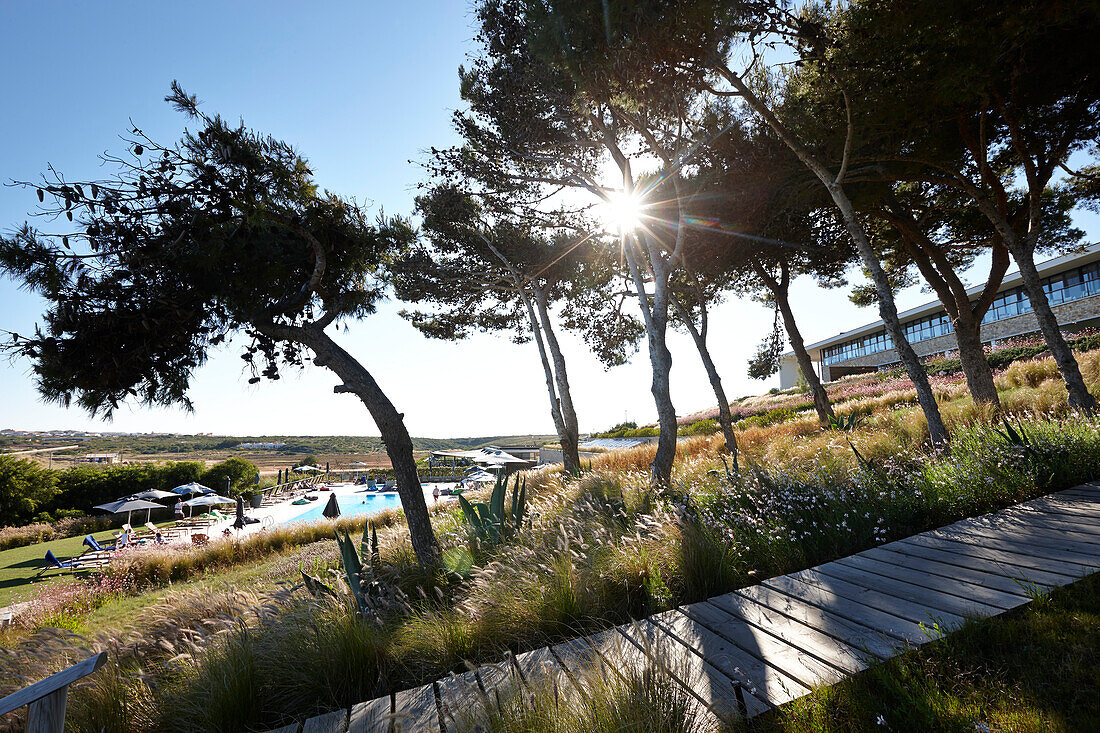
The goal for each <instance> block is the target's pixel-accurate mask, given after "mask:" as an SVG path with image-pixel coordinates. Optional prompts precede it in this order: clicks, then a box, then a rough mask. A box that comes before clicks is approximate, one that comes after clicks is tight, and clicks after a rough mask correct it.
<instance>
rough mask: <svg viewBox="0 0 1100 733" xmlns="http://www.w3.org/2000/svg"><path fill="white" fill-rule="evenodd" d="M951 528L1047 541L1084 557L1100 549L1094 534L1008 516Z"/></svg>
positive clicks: (963, 522) (973, 520) (972, 520)
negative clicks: (986, 531)
mask: <svg viewBox="0 0 1100 733" xmlns="http://www.w3.org/2000/svg"><path fill="white" fill-rule="evenodd" d="M951 527H960V528H981V529H984V530H988V531H994V532H999V533H1002V534H1003V535H1004V536H1005V537H1024V538H1035V539H1041V540H1048V541H1053V542H1056V543H1057V546H1059V547H1062V546H1064V547H1066V548H1067V549H1071V550H1076V551H1078V552H1082V553H1084V554H1086V555H1095V554H1096V553H1097V552H1098V551H1100V548H1098V547H1097V542H1098V538H1097V536H1096V534H1095V533H1091V532H1077V531H1074V530H1072V529H1069V528H1067V527H1064V526H1055V527H1050V526H1048V525H1044V524H1043V523H1042V522H1041V520H1038V521H1032V520H1028V519H1023V520H1021V519H1019V518H1017V517H1015V516H1013V515H1010V514H998V515H995V516H990V515H986V516H983V517H972V518H970V519H963V520H960V521H958V522H955V523H954V524H950V525H948V526H947V527H944V529H948V528H951Z"/></svg>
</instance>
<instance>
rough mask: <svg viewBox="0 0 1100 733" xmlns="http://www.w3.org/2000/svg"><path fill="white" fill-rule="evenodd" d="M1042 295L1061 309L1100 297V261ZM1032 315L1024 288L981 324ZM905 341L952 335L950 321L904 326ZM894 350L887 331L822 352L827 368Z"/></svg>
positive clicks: (999, 301) (928, 319) (1049, 281)
mask: <svg viewBox="0 0 1100 733" xmlns="http://www.w3.org/2000/svg"><path fill="white" fill-rule="evenodd" d="M1043 291H1044V292H1045V293H1046V294H1047V299H1048V300H1049V301H1050V304H1051V305H1060V304H1062V303H1068V302H1070V301H1072V300H1079V299H1080V298H1087V297H1088V296H1090V295H1100V261H1098V262H1092V263H1090V264H1088V265H1082V266H1081V267H1078V268H1075V269H1073V270H1069V271H1068V272H1063V273H1060V274H1058V275H1052V276H1051V277H1048V278H1044V279H1043ZM1030 312H1031V301H1030V300H1028V297H1027V293H1025V292H1024V289H1023V288H1020V287H1017V288H1012V289H1011V290H1006V291H1004V292H1003V293H1000V294H998V295H997V297H996V298H995V299H994V300H993V304H992V305H991V306H990V307H989V311H988V312H987V313H986V314H985V317H984V318H983V319H982V323H991V322H993V321H1000V320H1004V319H1005V318H1012V317H1014V316H1019V315H1023V314H1025V313H1030ZM903 327H904V328H905V337H906V338H907V339H909V341H910V342H916V341H926V340H927V339H932V338H936V337H938V336H946V335H948V334H950V333H951V332H952V329H951V319H950V318H949V317H948V315H947V314H946V313H942V312H941V313H937V314H934V315H931V316H925V317H923V318H918V319H916V320H913V321H908V322H906V323H904V324H903ZM892 348H894V344H893V342H892V341H891V340H890V337H889V336H887V335H886V332H885V331H880V332H879V333H877V334H873V335H871V336H865V337H863V338H860V339H854V340H852V341H847V342H845V343H843V344H838V345H836V346H830V347H828V348H826V349H824V350H822V352H821V359H822V361H823V362H824V363H825V364H836V363H837V362H840V361H847V360H848V359H855V358H856V357H859V356H868V355H870V354H877V353H879V352H882V351H888V350H890V349H892Z"/></svg>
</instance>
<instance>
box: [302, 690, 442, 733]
mask: <svg viewBox="0 0 1100 733" xmlns="http://www.w3.org/2000/svg"><path fill="white" fill-rule="evenodd" d="M439 730H440V727H439V715H438V712H437V708H436V701H435V688H434V687H433V686H432V685H424V686H423V687H414V688H412V689H411V690H402V691H401V692H397V693H394V696H393V733H414V732H415V733H427V732H428V731H431V733H439ZM303 733H305V732H304V731H303Z"/></svg>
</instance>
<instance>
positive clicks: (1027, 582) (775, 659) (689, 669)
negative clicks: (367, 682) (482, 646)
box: [279, 483, 1100, 733]
mask: <svg viewBox="0 0 1100 733" xmlns="http://www.w3.org/2000/svg"><path fill="white" fill-rule="evenodd" d="M1097 570H1100V483H1098V484H1086V485H1084V486H1079V487H1077V488H1074V489H1069V490H1067V491H1062V492H1059V493H1057V494H1052V495H1049V496H1046V497H1043V498H1040V499H1036V500H1034V501H1029V502H1027V503H1025V504H1021V505H1019V506H1015V507H1012V508H1009V509H1005V510H1003V511H999V512H995V513H993V514H988V515H985V516H981V517H976V518H974V519H967V520H963V521H961V522H956V523H955V524H952V525H950V526H947V527H943V528H941V529H937V530H933V531H931V532H923V533H921V534H918V535H914V536H912V537H908V538H906V539H903V540H898V541H897V542H891V543H889V544H886V545H881V546H879V547H876V548H874V549H871V550H867V551H865V552H861V553H858V554H856V555H852V556H851V557H846V558H843V559H841V560H837V561H835V562H829V563H825V564H824V565H819V566H817V567H815V568H811V569H809V570H803V571H801V572H798V573H792V574H790V575H784V576H781V577H777V578H771V579H769V580H765V581H764V582H763V583H761V584H760V585H755V586H752V587H750V588H742V589H740V590H738V591H735V592H733V593H727V594H725V595H722V596H718V597H716V598H711V599H709V600H707V601H704V602H701V603H693V604H691V605H687V606H682V607H680V608H677V609H675V610H672V611H666V612H664V613H659V614H657V615H655V616H651V617H649V618H648V619H645V620H644V621H640V622H635V623H632V624H627V625H623V626H619V627H616V628H613V629H609V630H607V631H603V632H601V633H598V634H594V635H591V636H587V637H582V638H578V639H574V640H572V641H568V642H564V643H561V644H557V645H555V646H551V647H545V648H542V649H537V650H535V651H532V652H528V653H526V654H521V655H519V656H518V657H515V658H512V659H509V660H506V661H504V662H502V663H500V664H495V665H486V666H483V667H480V668H478V669H477V670H476V671H472V672H467V673H466V674H463V675H452V676H450V677H446V678H444V679H442V680H439V681H437V682H434V683H432V684H430V685H424V686H423V687H417V688H414V689H411V690H404V691H402V692H398V693H396V694H394V695H388V696H385V697H381V698H378V699H376V700H370V701H367V702H363V703H360V704H358V705H355V706H354V707H352V708H351V709H350V710H338V711H336V712H333V713H329V714H326V715H321V716H318V717H315V718H310V719H309V720H306V721H305V722H304V723H302V724H294V725H290V726H287V727H285V728H282V729H280V730H279V733H297V731H299V730H300V731H301V732H302V733H322V732H324V733H345V732H346V733H367V732H370V733H397V731H431V732H432V733H439V732H441V731H445V732H447V733H449V732H450V731H458V730H460V729H461V728H460V726H461V725H462V724H463V722H464V721H469V719H470V718H469V716H470V715H471V713H472V712H474V711H476V710H478V709H484V706H485V705H492V704H493V703H494V701H495V700H496V699H497V695H499V694H502V693H505V692H507V691H508V690H509V689H510V688H512V686H515V685H519V686H525V685H531V686H541V687H544V688H545V686H546V685H548V684H553V685H555V686H556V688H555V689H558V690H560V691H561V694H566V695H573V694H579V695H583V694H585V692H584V689H583V680H582V679H580V678H578V677H577V676H575V675H574V674H573V673H572V670H576V669H578V668H580V665H586V666H591V665H598V666H600V667H602V668H603V669H604V670H606V671H607V672H608V673H611V674H623V673H626V672H628V671H630V670H632V669H633V670H640V669H644V668H645V666H646V665H647V664H651V661H650V660H651V659H653V658H656V659H659V660H662V661H661V662H660V663H662V664H664V665H666V670H667V671H668V672H669V674H670V675H671V676H672V678H673V679H674V680H675V681H676V682H677V683H678V684H680V685H681V686H683V687H684V689H685V690H686V691H687V692H688V693H690V695H691V696H692V697H693V698H695V699H696V700H698V701H699V703H701V709H702V710H704V712H705V714H706V715H713V716H714V717H717V718H728V717H730V716H736V715H738V714H739V711H743V712H744V713H746V714H747V715H748V716H749V717H751V716H754V715H757V714H759V713H761V712H763V711H765V710H768V709H769V708H771V707H772V706H777V705H781V704H783V703H785V702H787V701H789V700H792V699H794V698H796V697H799V696H801V695H804V694H806V693H807V692H809V691H810V690H811V689H812V688H814V687H817V686H821V685H827V684H831V683H833V682H836V681H838V680H840V679H842V678H843V677H844V676H845V675H848V674H852V673H854V672H858V671H860V670H862V669H865V668H866V667H867V666H868V665H870V664H874V663H876V662H879V661H881V660H884V659H887V658H889V657H891V656H894V655H895V654H898V653H900V652H902V651H905V650H906V649H910V648H912V647H914V646H918V645H920V644H923V643H925V642H927V641H930V640H932V639H936V638H938V637H940V636H942V635H943V634H945V633H948V632H950V631H951V630H952V629H954V628H956V627H958V626H959V625H960V624H961V623H963V621H964V620H965V619H966V618H972V617H984V616H995V615H997V614H999V613H1002V612H1004V611H1006V610H1008V609H1011V608H1015V607H1017V606H1020V605H1023V604H1025V603H1027V602H1028V601H1029V600H1030V598H1031V597H1032V594H1033V593H1034V592H1035V591H1036V590H1039V591H1047V590H1050V589H1051V588H1054V587H1057V586H1062V585H1067V584H1069V583H1072V582H1073V581H1075V580H1078V579H1080V578H1082V577H1084V576H1086V575H1088V574H1090V573H1093V572H1096V571H1097ZM738 687H740V690H738V689H737V688H738ZM479 706H480V708H479Z"/></svg>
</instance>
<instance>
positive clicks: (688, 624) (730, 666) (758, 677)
mask: <svg viewBox="0 0 1100 733" xmlns="http://www.w3.org/2000/svg"><path fill="white" fill-rule="evenodd" d="M650 620H651V621H652V622H653V623H654V624H656V625H657V626H659V627H660V628H661V629H662V630H663V631H664V632H665V633H667V634H669V635H670V636H672V637H673V638H674V639H675V640H676V641H677V642H679V643H680V644H681V645H683V646H685V647H687V648H688V649H690V650H692V652H693V653H694V654H695V655H696V656H698V657H699V658H701V659H704V660H705V661H706V662H707V663H708V664H709V665H710V666H712V667H714V668H715V669H716V670H718V671H720V672H721V673H722V675H723V676H724V677H727V678H729V679H731V680H738V681H740V682H741V684H742V685H743V686H744V688H745V689H746V690H748V692H750V693H751V694H752V695H753V696H755V697H757V698H759V699H760V700H762V701H764V702H767V703H770V704H771V705H776V706H778V705H782V704H783V703H785V702H787V701H789V700H793V699H794V698H796V697H800V696H802V695H805V694H806V693H807V692H809V690H810V685H807V684H805V683H804V682H802V681H800V680H798V679H797V678H795V677H793V676H792V675H790V674H788V673H787V671H786V670H784V669H783V668H782V667H780V666H777V665H776V664H772V663H769V662H768V661H765V659H764V655H763V654H761V653H760V651H759V649H758V648H756V645H755V643H754V641H753V637H752V633H751V630H750V631H748V632H747V633H746V632H743V631H739V630H737V629H735V628H733V627H734V626H740V627H742V628H743V629H746V630H748V629H749V627H748V626H747V624H745V623H743V622H741V623H737V624H731V625H729V627H727V628H726V629H724V630H723V631H724V633H721V634H719V633H716V632H715V631H714V630H713V629H711V628H709V627H708V626H706V625H704V624H702V623H700V622H699V621H697V620H696V619H695V618H693V617H691V616H689V615H688V614H687V613H685V612H684V611H683V609H680V610H676V611H668V612H666V613H660V614H657V615H656V616H651V617H650ZM731 637H732V638H731ZM746 647H748V648H746ZM767 651H773V648H772V647H771V646H769V647H767V648H766V651H765V654H766V652H767ZM772 656H779V655H778V654H773V655H772ZM785 666H789V665H785ZM803 676H805V677H810V676H812V675H810V674H808V673H805V674H804V675H803ZM718 686H719V685H716V684H714V683H712V684H711V685H710V687H711V688H714V687H718ZM751 714H753V713H752V712H751V711H750V715H751Z"/></svg>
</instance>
